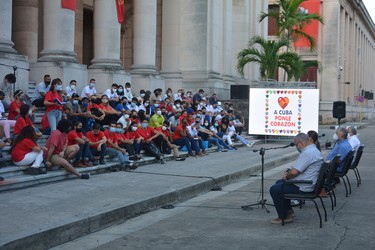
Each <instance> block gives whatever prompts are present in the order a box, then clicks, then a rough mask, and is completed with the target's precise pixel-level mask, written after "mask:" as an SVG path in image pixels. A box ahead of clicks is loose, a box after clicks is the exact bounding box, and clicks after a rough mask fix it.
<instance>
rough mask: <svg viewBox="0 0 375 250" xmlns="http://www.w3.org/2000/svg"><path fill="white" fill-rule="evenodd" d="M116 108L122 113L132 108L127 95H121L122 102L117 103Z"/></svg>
mask: <svg viewBox="0 0 375 250" xmlns="http://www.w3.org/2000/svg"><path fill="white" fill-rule="evenodd" d="M115 110H117V111H120V112H121V113H122V114H125V111H127V110H130V108H129V106H128V98H126V96H123V97H121V99H120V103H119V104H117V105H116V108H115Z"/></svg>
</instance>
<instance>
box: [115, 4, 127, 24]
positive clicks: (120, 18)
mask: <svg viewBox="0 0 375 250" xmlns="http://www.w3.org/2000/svg"><path fill="white" fill-rule="evenodd" d="M116 9H117V19H118V22H119V23H121V24H123V23H124V12H125V2H124V0H116Z"/></svg>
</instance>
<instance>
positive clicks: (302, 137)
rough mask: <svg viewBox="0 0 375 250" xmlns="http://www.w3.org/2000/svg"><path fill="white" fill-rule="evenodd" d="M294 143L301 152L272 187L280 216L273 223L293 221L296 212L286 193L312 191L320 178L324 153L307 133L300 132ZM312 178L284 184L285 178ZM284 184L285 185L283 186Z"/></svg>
mask: <svg viewBox="0 0 375 250" xmlns="http://www.w3.org/2000/svg"><path fill="white" fill-rule="evenodd" d="M294 144H295V146H296V148H297V150H298V151H299V152H300V155H299V156H298V159H297V160H296V162H295V163H294V166H293V168H291V169H289V170H288V171H286V172H285V173H284V175H283V177H282V179H281V180H278V181H277V182H276V183H275V184H274V185H273V186H272V187H271V188H270V194H271V197H272V199H273V203H274V205H275V208H276V211H277V214H278V218H276V219H273V220H271V223H272V224H281V223H282V219H284V222H285V223H289V222H292V221H293V217H294V212H293V210H292V206H291V204H290V200H287V199H284V198H283V194H284V193H300V192H312V191H313V190H314V187H315V184H316V181H317V179H318V175H319V170H320V167H321V166H322V163H323V155H322V153H321V152H320V151H319V150H318V149H317V148H316V146H315V144H313V143H312V142H311V141H310V140H309V137H308V136H307V135H306V134H305V133H299V134H298V135H296V137H294ZM289 179H293V180H310V181H312V184H287V185H285V184H284V181H285V180H289ZM283 186H284V187H283Z"/></svg>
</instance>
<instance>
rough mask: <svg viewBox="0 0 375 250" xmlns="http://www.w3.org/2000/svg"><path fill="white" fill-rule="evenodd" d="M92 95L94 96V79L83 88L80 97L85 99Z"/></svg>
mask: <svg viewBox="0 0 375 250" xmlns="http://www.w3.org/2000/svg"><path fill="white" fill-rule="evenodd" d="M92 95H96V89H95V79H91V80H90V83H89V84H88V85H87V86H86V87H84V88H83V90H82V93H81V97H82V98H83V97H87V98H90V97H91V96H92Z"/></svg>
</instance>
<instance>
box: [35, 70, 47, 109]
mask: <svg viewBox="0 0 375 250" xmlns="http://www.w3.org/2000/svg"><path fill="white" fill-rule="evenodd" d="M50 84H51V76H50V75H44V78H43V82H40V83H38V85H36V87H35V90H34V96H33V99H32V104H33V105H34V106H36V107H39V108H42V107H44V97H45V96H46V93H47V92H48V91H49V88H50Z"/></svg>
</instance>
